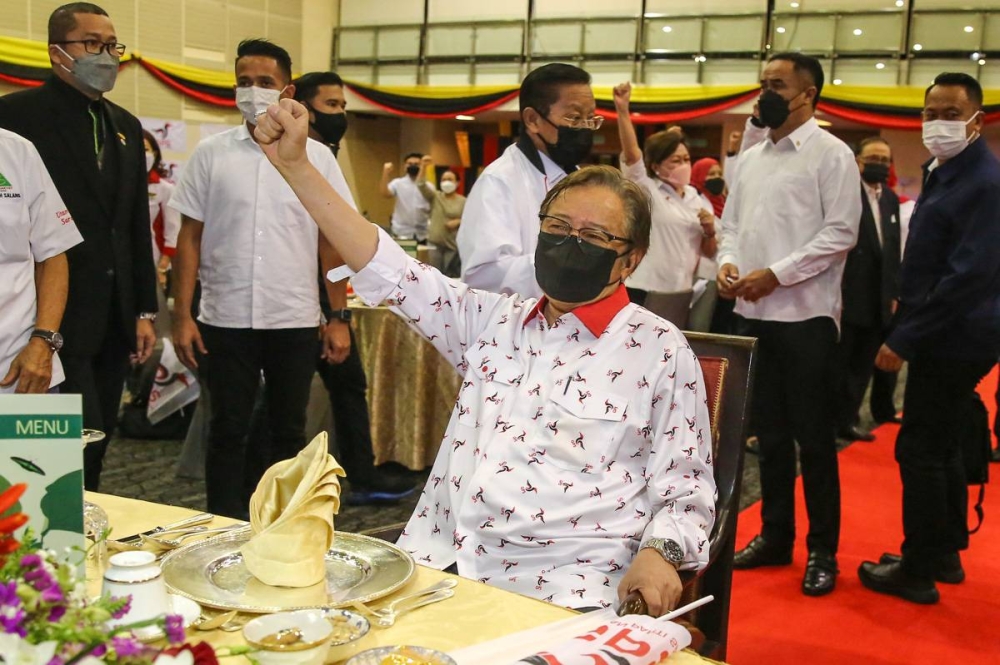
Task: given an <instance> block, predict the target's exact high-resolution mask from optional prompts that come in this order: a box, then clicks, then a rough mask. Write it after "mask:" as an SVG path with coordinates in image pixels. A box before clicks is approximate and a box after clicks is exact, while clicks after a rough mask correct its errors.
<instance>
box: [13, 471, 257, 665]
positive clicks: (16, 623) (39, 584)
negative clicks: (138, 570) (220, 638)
mask: <svg viewBox="0 0 1000 665" xmlns="http://www.w3.org/2000/svg"><path fill="white" fill-rule="evenodd" d="M24 490H25V485H23V484H20V485H13V486H11V487H10V488H8V489H7V490H6V491H4V492H3V493H2V494H0V661H3V663H6V664H7V665H15V664H16V665H97V664H98V663H111V664H115V665H147V664H152V665H218V659H217V657H216V653H215V650H214V649H213V648H212V647H211V646H210V645H208V644H206V643H204V642H202V643H200V644H198V645H195V646H191V645H188V644H184V639H185V635H184V625H183V619H182V618H181V617H180V616H175V615H167V616H166V617H163V618H160V619H152V620H149V621H143V622H137V623H131V624H126V625H118V626H114V627H111V626H109V625H108V622H109V621H110V620H111V619H121V618H122V617H124V616H125V615H126V614H127V613H128V611H129V603H130V601H131V598H130V597H127V598H111V597H109V596H102V597H100V598H97V599H91V598H89V597H88V595H87V590H86V582H85V580H82V579H80V578H79V577H78V576H77V570H76V568H75V567H74V566H73V565H71V564H69V563H67V562H65V561H60V560H59V559H58V558H57V556H56V554H55V552H52V551H47V550H45V549H43V548H42V547H41V545H40V543H39V542H37V541H36V540H35V539H34V537H33V535H32V534H31V532H30V530H29V531H26V532H25V534H24V537H23V541H22V542H18V540H17V539H15V538H14V535H13V534H14V532H15V531H16V530H17V529H19V528H20V527H21V526H23V525H24V524H25V523H26V522H27V521H28V518H27V516H26V515H24V514H23V513H19V512H14V513H12V514H10V515H7V514H6V513H8V512H10V511H11V509H12V508H14V507H15V505H16V504H17V501H18V499H19V498H20V497H21V495H22V494H23V493H24ZM81 554H83V555H85V554H86V553H85V552H81ZM153 625H158V626H160V627H161V628H162V630H163V632H164V634H165V636H166V638H167V641H168V642H169V644H170V645H171V646H170V647H168V648H166V649H159V648H155V647H151V646H149V645H146V644H143V643H142V642H140V641H139V640H138V639H136V637H135V635H134V633H133V631H134V630H135V629H137V628H142V627H146V626H153ZM236 652H237V650H235V649H231V650H229V651H228V654H227V655H235V654H236Z"/></svg>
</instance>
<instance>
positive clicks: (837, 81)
mask: <svg viewBox="0 0 1000 665" xmlns="http://www.w3.org/2000/svg"><path fill="white" fill-rule="evenodd" d="M841 83H843V81H842V80H841V79H833V84H834V85H840V84H841Z"/></svg>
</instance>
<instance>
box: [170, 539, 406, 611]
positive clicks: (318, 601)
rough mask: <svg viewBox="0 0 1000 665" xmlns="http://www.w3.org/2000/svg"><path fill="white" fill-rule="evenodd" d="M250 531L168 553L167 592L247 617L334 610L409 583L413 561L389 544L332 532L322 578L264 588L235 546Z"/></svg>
mask: <svg viewBox="0 0 1000 665" xmlns="http://www.w3.org/2000/svg"><path fill="white" fill-rule="evenodd" d="M250 536H251V533H250V529H249V527H248V528H247V529H241V530H239V531H232V532H229V533H225V534H223V535H221V536H216V537H215V538H208V539H206V540H202V541H199V542H196V543H192V544H191V545H187V546H185V547H182V548H179V549H176V550H173V551H172V552H170V553H169V554H167V555H166V556H165V557H163V561H161V562H160V567H161V568H162V569H163V579H164V581H165V582H166V584H167V590H168V591H170V592H171V593H176V594H178V595H181V596H185V597H187V598H190V599H191V600H194V601H196V602H198V603H201V604H202V605H206V606H208V607H215V608H218V609H225V610H239V611H241V612H251V613H258V614H264V613H270V612H283V611H286V610H298V609H308V608H339V607H344V606H347V605H349V604H350V603H352V602H362V603H367V602H369V601H372V600H375V599H376V598H381V597H382V596H386V595H388V594H390V593H392V592H394V591H396V590H397V589H399V588H400V587H402V586H403V585H404V584H406V582H407V581H409V579H410V577H411V576H412V575H413V558H412V557H411V556H410V555H409V553H408V552H406V551H404V550H402V549H400V548H399V547H397V546H396V545H394V544H392V543H388V542H385V541H383V540H378V539H377V538H371V537H369V536H361V535H358V534H354V533H343V532H339V531H338V532H337V533H336V535H335V536H334V539H333V547H331V548H330V550H329V551H328V552H327V553H326V579H325V580H324V581H323V582H319V583H317V584H314V585H313V586H311V587H305V588H301V589H294V588H289V587H275V586H269V585H266V584H264V583H262V582H260V581H259V580H257V579H256V578H254V577H253V575H251V574H250V571H249V570H247V567H246V564H245V563H244V562H243V555H242V554H240V547H242V546H243V544H244V543H246V542H247V541H248V540H250Z"/></svg>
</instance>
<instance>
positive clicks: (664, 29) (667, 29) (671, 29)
mask: <svg viewBox="0 0 1000 665" xmlns="http://www.w3.org/2000/svg"><path fill="white" fill-rule="evenodd" d="M662 30H663V32H673V31H674V29H673V28H671V27H670V26H669V25H665V26H663V28H662Z"/></svg>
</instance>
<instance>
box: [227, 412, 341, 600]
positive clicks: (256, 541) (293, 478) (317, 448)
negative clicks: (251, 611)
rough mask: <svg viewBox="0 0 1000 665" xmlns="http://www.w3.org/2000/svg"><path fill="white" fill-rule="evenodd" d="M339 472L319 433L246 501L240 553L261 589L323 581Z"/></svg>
mask: <svg viewBox="0 0 1000 665" xmlns="http://www.w3.org/2000/svg"><path fill="white" fill-rule="evenodd" d="M337 476H341V477H342V476H344V469H343V468H341V466H340V465H339V464H337V460H335V459H334V458H333V456H332V455H331V454H330V453H329V452H328V448H327V435H326V432H320V433H319V435H317V436H316V438H315V439H313V440H312V442H311V443H310V444H309V445H308V446H306V447H305V448H303V449H302V450H301V451H300V452H299V454H298V455H296V456H295V457H294V458H293V459H289V460H284V461H283V462H278V463H277V464H275V465H274V466H272V467H271V468H270V469H268V470H267V471H266V472H265V473H264V476H263V477H262V478H261V479H260V482H259V483H257V489H256V490H255V491H254V493H253V496H252V497H251V498H250V527H251V529H252V530H253V534H254V535H253V536H252V537H251V538H250V540H249V541H248V542H247V543H246V544H245V545H244V546H243V547H242V548H241V549H240V551H241V552H242V554H243V561H244V562H245V563H246V567H247V570H249V571H250V574H251V575H253V576H254V577H256V578H257V579H258V580H260V581H261V582H263V583H264V584H268V585H271V586H284V587H307V586H311V585H313V584H317V583H319V582H321V581H322V580H323V579H324V578H325V577H326V553H327V551H328V550H329V549H330V545H332V544H333V533H334V531H333V516H334V515H335V514H336V513H337V511H339V510H340V480H339V479H338V478H337Z"/></svg>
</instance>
